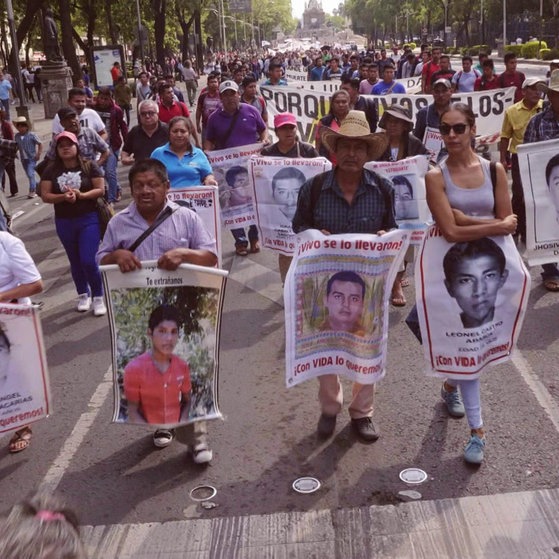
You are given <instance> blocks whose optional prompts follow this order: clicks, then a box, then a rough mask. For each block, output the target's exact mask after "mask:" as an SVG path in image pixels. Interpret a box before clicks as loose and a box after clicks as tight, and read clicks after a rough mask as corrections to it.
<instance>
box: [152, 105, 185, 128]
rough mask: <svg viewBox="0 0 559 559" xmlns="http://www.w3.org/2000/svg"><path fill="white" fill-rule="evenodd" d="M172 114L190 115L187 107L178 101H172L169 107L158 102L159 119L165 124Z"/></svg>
mask: <svg viewBox="0 0 559 559" xmlns="http://www.w3.org/2000/svg"><path fill="white" fill-rule="evenodd" d="M174 116H187V117H189V116H190V111H189V110H188V107H187V106H186V105H185V104H184V103H181V102H180V101H173V104H172V105H171V106H170V107H166V106H165V105H164V104H163V103H159V120H160V121H161V122H164V123H165V124H167V123H168V122H169V121H170V120H171V119H172V118H173V117H174Z"/></svg>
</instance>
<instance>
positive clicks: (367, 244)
mask: <svg viewBox="0 0 559 559" xmlns="http://www.w3.org/2000/svg"><path fill="white" fill-rule="evenodd" d="M409 237H410V235H409V232H407V231H400V230H397V229H395V230H393V231H390V232H389V233H385V234H384V235H382V236H377V235H361V234H350V235H323V234H322V233H321V232H320V231H317V230H313V229H309V230H307V231H305V232H303V233H301V234H299V235H298V236H297V241H298V244H297V252H296V253H295V255H294V259H293V262H292V264H291V266H290V268H289V272H288V274H287V278H286V282H285V291H284V302H285V325H286V326H285V330H286V334H285V335H286V344H285V347H286V352H285V353H286V355H285V363H286V384H287V386H288V387H290V386H295V385H296V384H299V383H301V382H303V381H306V380H308V379H310V378H314V377H317V376H320V375H326V374H338V375H342V376H345V377H347V378H349V379H351V380H352V381H354V382H359V383H361V384H372V383H375V382H378V381H379V380H381V379H382V378H383V377H384V375H385V365H386V345H387V338H388V298H389V296H390V292H391V289H392V284H393V283H394V278H395V277H396V273H397V271H398V268H399V267H400V264H401V262H402V260H403V258H404V254H405V252H406V250H407V247H408V245H409Z"/></svg>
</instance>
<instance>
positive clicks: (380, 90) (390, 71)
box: [371, 64, 406, 95]
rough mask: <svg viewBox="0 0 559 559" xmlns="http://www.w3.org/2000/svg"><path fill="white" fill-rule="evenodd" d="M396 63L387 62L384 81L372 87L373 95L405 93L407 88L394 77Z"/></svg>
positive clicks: (383, 76)
mask: <svg viewBox="0 0 559 559" xmlns="http://www.w3.org/2000/svg"><path fill="white" fill-rule="evenodd" d="M394 71H395V69H394V65H393V64H385V65H384V70H383V72H382V81H380V82H378V83H377V84H376V85H375V86H374V87H373V89H372V91H371V93H372V94H373V95H390V94H391V93H405V92H406V88H405V87H404V85H403V84H401V83H400V82H397V81H396V80H395V79H394Z"/></svg>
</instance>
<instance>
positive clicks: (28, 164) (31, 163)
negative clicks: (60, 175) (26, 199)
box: [21, 159, 37, 194]
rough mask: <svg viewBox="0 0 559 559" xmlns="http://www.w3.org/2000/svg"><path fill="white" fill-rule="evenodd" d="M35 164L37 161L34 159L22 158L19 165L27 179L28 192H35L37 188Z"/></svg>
mask: <svg viewBox="0 0 559 559" xmlns="http://www.w3.org/2000/svg"><path fill="white" fill-rule="evenodd" d="M35 165H37V162H36V161H35V160H34V159H22V160H21V166H22V167H23V170H24V171H25V174H26V175H27V178H28V179H29V194H31V193H32V192H35V190H36V189H37V179H36V178H35Z"/></svg>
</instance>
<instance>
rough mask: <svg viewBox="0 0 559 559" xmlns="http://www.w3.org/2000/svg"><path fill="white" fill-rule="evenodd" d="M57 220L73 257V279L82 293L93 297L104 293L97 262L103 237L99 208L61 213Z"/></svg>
mask: <svg viewBox="0 0 559 559" xmlns="http://www.w3.org/2000/svg"><path fill="white" fill-rule="evenodd" d="M55 224H56V232H57V234H58V237H59V239H60V241H61V242H62V246H63V247H64V250H66V254H67V255H68V260H69V261H70V270H71V272H72V279H73V280H74V285H75V286H76V289H77V291H78V295H81V294H83V293H89V294H91V295H93V297H101V296H102V295H103V285H102V281H101V273H100V272H99V267H98V266H97V263H96V262H95V254H96V253H97V249H98V248H99V243H100V241H101V229H100V227H99V217H98V216H97V212H90V213H87V214H85V215H81V216H78V217H57V218H56V219H55Z"/></svg>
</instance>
